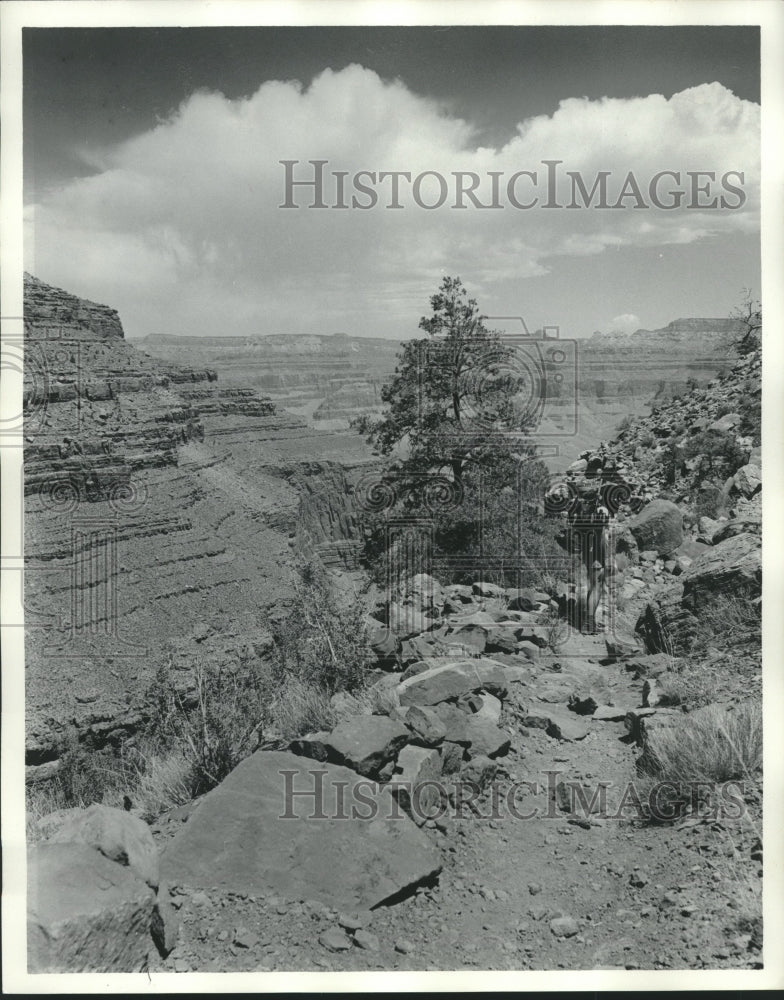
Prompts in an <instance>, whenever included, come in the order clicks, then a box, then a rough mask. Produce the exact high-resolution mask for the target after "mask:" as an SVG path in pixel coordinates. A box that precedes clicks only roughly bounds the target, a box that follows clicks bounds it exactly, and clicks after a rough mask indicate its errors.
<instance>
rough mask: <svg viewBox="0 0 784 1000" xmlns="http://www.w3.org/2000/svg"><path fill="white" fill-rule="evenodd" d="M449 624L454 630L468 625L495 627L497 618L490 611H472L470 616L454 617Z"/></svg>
mask: <svg viewBox="0 0 784 1000" xmlns="http://www.w3.org/2000/svg"><path fill="white" fill-rule="evenodd" d="M449 624H450V625H451V626H452V628H453V629H455V628H461V627H464V626H468V625H495V617H494V616H493V615H491V614H490V613H489V612H488V611H472V612H470V614H462V615H456V616H454V617H453V618H451V619H450V620H449Z"/></svg>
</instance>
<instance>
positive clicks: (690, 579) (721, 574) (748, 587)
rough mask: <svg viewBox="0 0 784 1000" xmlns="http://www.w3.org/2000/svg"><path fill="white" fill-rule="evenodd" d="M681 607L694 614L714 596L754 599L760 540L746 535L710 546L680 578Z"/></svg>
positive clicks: (759, 585)
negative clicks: (725, 595) (729, 595)
mask: <svg viewBox="0 0 784 1000" xmlns="http://www.w3.org/2000/svg"><path fill="white" fill-rule="evenodd" d="M681 580H682V581H683V604H684V605H685V606H687V607H688V608H689V609H690V610H691V611H693V612H696V611H698V610H699V608H700V607H703V606H704V605H705V604H706V603H710V601H711V599H712V598H713V597H715V595H716V594H735V595H737V596H739V597H745V598H754V597H758V596H759V594H760V592H761V588H762V550H761V548H760V538H759V536H758V535H753V534H751V533H750V532H744V533H742V534H740V535H733V536H732V537H730V538H726V539H725V540H724V541H722V542H719V544H718V545H713V546H712V547H711V548H710V549H708V550H707V551H706V552H704V553H703V554H702V555H701V556H700V557H699V558H698V559H695V560H694V562H693V563H692V564H691V566H689V568H688V569H687V570H686V571H685V572H684V573H683V574H682V575H681Z"/></svg>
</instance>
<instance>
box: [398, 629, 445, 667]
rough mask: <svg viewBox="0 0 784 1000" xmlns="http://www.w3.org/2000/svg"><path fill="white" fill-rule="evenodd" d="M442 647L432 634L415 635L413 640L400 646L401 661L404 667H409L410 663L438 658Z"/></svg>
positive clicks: (406, 641)
mask: <svg viewBox="0 0 784 1000" xmlns="http://www.w3.org/2000/svg"><path fill="white" fill-rule="evenodd" d="M440 645H441V644H440V643H439V642H438V640H437V639H436V638H435V637H434V636H433V635H432V633H426V634H425V635H415V636H413V637H412V638H411V639H404V640H403V642H402V643H401V644H400V660H401V662H402V663H403V666H408V665H409V664H410V663H415V662H416V661H417V660H422V659H424V658H425V657H428V656H436V655H437V654H438V652H439V651H440V650H439V647H440Z"/></svg>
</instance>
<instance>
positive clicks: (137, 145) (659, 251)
mask: <svg viewBox="0 0 784 1000" xmlns="http://www.w3.org/2000/svg"><path fill="white" fill-rule="evenodd" d="M23 47H24V170H25V205H26V208H25V218H26V228H25V261H26V267H27V269H28V270H30V271H32V272H33V273H35V274H36V275H37V276H38V277H39V278H41V279H43V280H44V281H48V282H50V283H52V284H55V285H58V286H60V287H63V288H66V289H67V290H69V291H72V292H74V293H76V294H78V295H81V296H84V297H86V298H90V299H93V300H95V301H100V302H106V303H108V304H110V305H112V306H114V307H115V308H117V309H118V310H119V311H120V315H121V318H122V320H123V323H124V326H125V329H126V334H127V335H128V336H132V337H140V336H144V335H146V334H149V333H169V334H189V335H194V334H196V335H212V336H218V335H246V334H268V333H334V332H345V333H348V334H349V335H352V336H385V337H396V338H407V337H410V336H415V335H417V334H418V330H417V325H418V322H419V318H420V316H422V315H423V314H425V313H426V312H427V311H428V302H429V297H430V296H431V295H432V294H433V293H434V292H435V290H436V288H437V286H438V284H439V283H440V281H441V278H442V277H443V276H444V275H446V274H451V275H459V276H460V277H461V278H462V280H463V283H464V284H465V286H466V287H467V288H468V290H469V292H470V294H471V295H473V296H474V297H475V298H476V299H477V300H478V302H479V306H480V308H481V310H482V311H483V312H484V313H486V314H488V315H490V316H509V315H521V316H522V317H523V318H524V320H525V322H526V323H527V325H528V327H529V329H534V328H536V327H539V326H543V325H548V326H559V327H560V329H561V333H562V336H572V337H583V336H587V335H590V333H592V332H593V331H594V330H596V329H601V330H604V331H609V330H612V329H622V330H633V329H636V328H638V327H644V328H649V329H654V328H657V327H659V326H662V325H665V324H666V323H668V322H669V321H671V320H673V319H676V318H679V317H683V316H726V315H728V314H729V313H730V311H731V310H732V309H733V308H734V307H735V306H737V305H738V304H739V302H740V300H741V298H742V296H743V289H744V288H750V289H751V290H752V291H753V292H756V293H757V294H758V293H759V285H760V273H759V272H760V260H759V186H758V184H759V162H760V153H759V112H760V108H759V100H760V94H759V32H758V29H756V28H753V27H752V28H740V27H694V28H682V27H661V28H651V27H647V28H645V27H642V28H641V27H625V28H621V27H613V28H604V27H573V28H569V27H547V28H534V27H525V26H522V27H509V26H497V27H489V28H485V27H467V28H456V27H434V28H348V27H344V28H324V27H320V28H187V29H168V28H166V29H164V28H149V29H134V28H119V29H26V30H25V33H24V40H23ZM281 160H295V161H298V163H297V164H296V165H295V167H294V173H293V175H292V176H293V178H294V179H303V178H305V177H306V176H310V177H311V178H312V176H313V168H310V167H309V166H308V161H310V160H324V161H326V164H325V167H324V171H325V185H324V193H323V202H322V203H325V204H327V203H328V204H329V205H330V207H328V208H325V209H317V208H308V207H307V205H308V204H309V203H310V199H311V197H312V190H307V189H305V188H300V189H292V191H293V194H292V195H291V199H292V200H293V201H294V202H296V203H297V204H298V205H300V206H301V207H298V208H289V209H285V208H281V207H280V206H281V204H284V203H285V201H286V198H287V192H286V187H285V176H286V175H285V167H284V166H283V165H282V164H281V162H280V161H281ZM548 160H549V161H552V160H560V161H562V162H561V164H560V167H559V168H557V169H559V170H560V173H559V181H558V184H557V186H556V188H555V189H554V194H553V201H554V202H555V203H556V204H564V205H566V204H569V202H570V199H571V200H575V199H576V202H577V205H578V207H576V208H575V209H573V210H570V209H568V208H565V207H564V208H562V209H554V210H548V209H547V208H545V207H544V204H545V203H546V201H547V198H548V193H547V191H546V189H545V178H546V176H547V167H546V165H545V164H544V161H548ZM360 171H369V172H375V173H376V176H377V175H378V173H379V172H381V171H388V172H393V171H398V172H407V173H409V174H410V175H411V177H412V179H413V178H415V177H416V176H417V175H418V174H422V173H427V175H428V176H427V177H426V178H425V179H423V183H422V186H421V188H420V189H419V192H418V194H419V197H418V198H416V197H414V190H415V189H414V190H412V186H411V185H410V184H409V183H407V182H406V181H405V178H402V177H401V178H400V182H399V183H400V185H401V189H400V190H401V192H402V193H401V195H400V197H399V201H398V202H397V204H400V206H401V207H400V208H399V209H395V208H390V207H386V206H387V205H388V204H390V201H391V200H392V199H391V197H390V181H389V180H387V181H386V182H384V184H382V183H381V181H380V179H379V180H378V181H377V183H376V184H375V185H374V187H375V188H376V191H377V195H378V204H376V205H375V206H374V207H373V208H371V209H367V210H366V209H363V208H360V207H352V197H353V196H355V195H356V194H357V189H356V187H352V183H353V178H354V177H355V176H356V174H357V173H358V172H360ZM520 171H530V172H531V173H534V172H535V173H536V182H534V180H533V178H532V177H531V176H530V175H528V176H520V177H519V178H518V181H517V182H516V186H515V187H513V189H512V193H513V195H514V196H515V198H516V200H517V202H518V204H521V203H524V204H527V203H528V202H529V199H531V198H532V197H534V196H538V197H539V202H538V203H537V204H536V205H533V206H532V207H531V208H529V209H519V208H516V207H515V206H514V204H512V199H511V198H510V197H509V196H508V188H507V186H506V185H507V182H508V179H509V178H510V177H511V176H512V175H514V174H515V173H519V172H520ZM566 171H571V172H572V173H573V174H579V176H580V178H581V179H583V181H584V183H585V185H586V189H587V190H588V191H590V189H591V186H592V184H593V183H594V181H595V179H596V178H597V176H600V175H601V172H605V174H606V176H607V182H606V183H607V189H608V192H609V194H608V196H607V201H606V204H608V205H612V204H616V203H617V204H618V207H617V208H614V209H613V208H610V207H608V208H596V207H591V208H588V207H585V206H584V201H585V198H584V197H583V198H582V202H583V204H580V201H581V199H580V198H577V197H576V195H575V193H574V187H573V184H574V182H573V181H570V179H569V177H568V175H567V174H566ZM661 171H673V172H675V174H679V175H680V176H679V180H678V181H677V182H676V180H675V178H673V177H672V176H671V175H667V176H666V177H665V178H664V179H663V180H662V182H661V183H660V187H659V188H658V191H659V193H660V195H661V197H660V199H659V201H660V204H662V205H663V204H668V203H671V202H668V199H667V197H665V195H667V194H668V192H670V191H671V190H673V189H681V190H683V191H684V195H683V196H682V199H681V203H680V205H677V204H675V207H673V208H664V207H657V206H656V205H655V204H651V196H650V191H649V182H650V180H651V178H652V177H654V176H655V175H656V174H657V173H660V172H661ZM688 171H709V172H712V173H713V174H714V175H715V178H716V179H715V181H709V180H706V178H705V177H704V176H703V177H702V179H701V180H700V179H698V180H696V181H695V182H694V183H695V184H697V185H699V184H703V185H705V184H707V185H708V189H707V190H706V191H704V192H699V191H696V192H695V191H692V189H691V186H690V185H691V183H692V182H691V180H690V178H689V176H688V174H687V172H688ZM332 172H339V173H341V172H342V173H343V174H345V180H344V181H343V183H344V185H345V186H346V187H345V190H346V191H347V192H348V194H347V195H345V194H344V199H343V201H341V200H340V198H339V194H338V192H337V188H336V183H337V182H336V181H335V179H334V178H333V177H332ZM455 172H463V173H464V174H465V175H466V176H468V175H471V174H473V175H476V176H477V178H478V186H477V188H476V191H477V196H476V197H477V199H478V201H479V203H480V204H484V205H489V204H492V203H493V200H494V199H493V197H492V195H491V185H492V183H493V182H492V176H493V174H496V175H497V176H498V177H499V178H500V180H499V181H498V183H499V191H500V194H499V195H498V197H497V198H496V203H497V204H498V205H499V206H500V207H498V208H496V209H490V208H485V209H481V208H477V207H476V206H475V205H474V204H473V202H472V201H471V199H469V198H468V197H467V196H463V197H462V198H459V197H458V193H457V192H456V190H455V185H456V183H457V181H456V180H455V179H454V176H453V175H454V173H455ZM436 173H437V174H439V175H441V176H443V177H444V178H445V181H444V183H445V184H447V189H448V195H447V197H446V199H445V201H444V204H443V205H442V206H441V207H437V208H425V207H423V206H424V205H428V204H434V203H435V202H437V201H438V196H439V192H440V188H439V184H438V181H437V180H436V179H435V177H434V176H433V175H434V174H436ZM629 173H631V174H632V175H633V179H632V182H628V181H626V178H628V175H629ZM728 173H729V181H728V183H729V184H734V185H735V187H736V189H737V188H738V186H739V187H740V190H741V191H742V198H741V197H740V196H738V194H737V193H733V191H731V190H727V188H726V187H722V185H721V178H722V176H724V175H725V174H728ZM740 173H742V174H743V182H742V183H740V181H739V177H738V175H739V174H740ZM365 183H366V184H367V183H368V178H367V175H366V176H365ZM464 183H466V182H464ZM624 183H626V187H624ZM629 183H631V184H632V187H631V188H629V186H628V185H629ZM624 190H625V191H626V192H627V196H626V197H625V198H624V199H620V193H621V191H624ZM635 192H638V193H635ZM714 198H715V199H716V202H715V207H712V203H713V201H714ZM618 199H620V200H619V201H617V200H618ZM722 199H724V207H723V208H722ZM458 200H459V201H461V202H462V204H464V205H465V206H466V207H465V208H463V209H456V208H454V207H452V206H453V204H454V203H455V202H457V201H458ZM596 200H598V195H597V199H596ZM359 201H360V203H364V202H365V201H366V199H364V198H363V197H360V198H359ZM674 201H675V202H677V198H675V199H674ZM741 201H742V204H741V203H740V202H741ZM346 202H347V203H348V205H349V207H348V208H346V209H342V210H340V209H338V208H335V207H331V206H333V205H338V204H344V203H346ZM594 204H595V202H594ZM706 206H711V207H706Z"/></svg>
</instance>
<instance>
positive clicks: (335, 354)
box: [133, 318, 740, 471]
mask: <svg viewBox="0 0 784 1000" xmlns="http://www.w3.org/2000/svg"><path fill="white" fill-rule="evenodd" d="M488 326H490V327H491V328H498V329H499V332H500V333H501V335H502V338H504V339H506V340H507V341H508V343H510V344H511V345H513V347H514V350H515V352H516V354H517V357H518V359H519V363H520V364H521V365H523V366H525V367H526V368H527V369H530V370H531V372H532V375H533V377H534V378H538V379H539V383H538V386H537V389H536V395H537V398H539V399H541V400H545V403H544V405H543V406H541V407H540V408H539V412H538V413H537V421H536V433H537V437H538V440H539V453H540V455H541V457H542V459H543V460H544V461H545V462H546V463H547V465H548V466H549V467H550V468H551V469H552V470H553V471H556V470H557V469H560V468H563V467H564V465H565V464H568V462H570V461H572V460H573V459H575V458H576V457H577V455H578V454H579V453H580V452H581V451H582V450H584V449H585V448H587V447H590V446H592V445H593V444H595V443H596V442H597V441H601V440H609V439H610V438H611V437H613V436H614V433H615V430H616V429H617V426H618V424H619V423H620V421H621V420H623V419H624V418H625V417H627V416H641V415H644V414H645V413H647V412H648V411H649V409H650V405H651V404H652V403H653V402H654V401H663V400H665V399H667V398H670V397H672V396H673V395H677V394H682V393H684V392H686V391H687V390H688V385H689V380H694V382H696V383H698V384H700V383H704V382H706V381H708V380H709V379H711V378H712V377H713V376H714V375H716V374H717V373H718V372H719V371H721V370H722V369H723V368H726V367H728V366H729V365H731V363H732V358H733V351H732V344H733V341H734V339H735V338H736V337H737V335H738V333H739V332H740V326H739V324H738V322H737V321H736V320H732V319H726V318H725V319H711V318H690V319H678V320H674V321H673V322H671V323H669V324H668V325H667V326H666V327H663V328H661V329H657V330H646V329H640V330H637V331H636V332H635V333H631V334H604V333H601V332H597V333H595V334H594V335H593V336H592V337H588V338H584V339H581V340H572V339H569V338H565V339H564V338H558V341H556V340H555V339H554V338H553V339H550V338H546V337H545V336H544V334H543V331H541V330H538V331H536V332H535V333H534V334H533V335H529V334H528V333H527V331H526V333H525V335H521V333H520V332H519V331H518V329H517V327H516V326H515V324H514V323H512V322H507V323H506V324H501V326H500V327H499V326H498V323H497V322H495V321H494V320H492V319H490V320H488ZM520 329H521V330H522V329H524V327H521V328H520ZM133 343H134V346H137V347H138V348H139V350H140V351H141V352H143V353H144V354H145V355H147V356H149V357H150V358H158V359H161V360H163V361H167V362H170V363H175V362H179V361H180V360H181V359H182V358H184V357H187V358H189V359H190V360H191V361H198V363H199V364H202V365H204V366H205V367H210V368H212V369H214V370H215V371H216V372H218V373H219V375H220V380H221V382H222V383H225V384H226V385H237V386H253V387H254V388H256V389H258V390H259V391H263V392H264V393H265V395H267V396H268V397H269V399H270V400H271V401H272V402H274V404H275V405H276V406H277V407H278V408H279V409H285V410H286V412H288V413H291V414H294V415H297V416H301V417H302V418H303V419H305V420H307V422H308V423H309V424H310V425H311V426H312V427H314V428H317V429H322V430H333V431H338V430H348V427H349V421H350V420H351V419H352V418H354V417H358V416H376V415H378V414H379V413H380V412H381V410H382V407H383V403H382V400H381V389H382V387H383V386H384V384H385V383H386V382H387V381H389V379H390V378H391V376H392V375H393V374H394V370H395V363H396V359H397V355H398V352H399V350H400V342H399V341H395V340H385V339H381V338H373V337H349V336H347V335H345V334H331V335H327V334H324V335H321V336H309V335H296V334H295V335H290V336H287V335H284V334H273V335H266V336H265V335H259V336H258V337H232V336H226V337H217V336H216V337H176V336H171V335H165V334H150V335H149V336H147V337H144V338H141V339H138V340H135V341H133ZM556 350H562V351H563V353H564V355H565V358H564V362H563V363H562V368H563V370H562V371H556V367H557V366H555V365H553V364H552V362H551V361H550V360H549V359H550V357H551V355H552V352H553V351H556ZM556 379H557V383H556Z"/></svg>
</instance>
